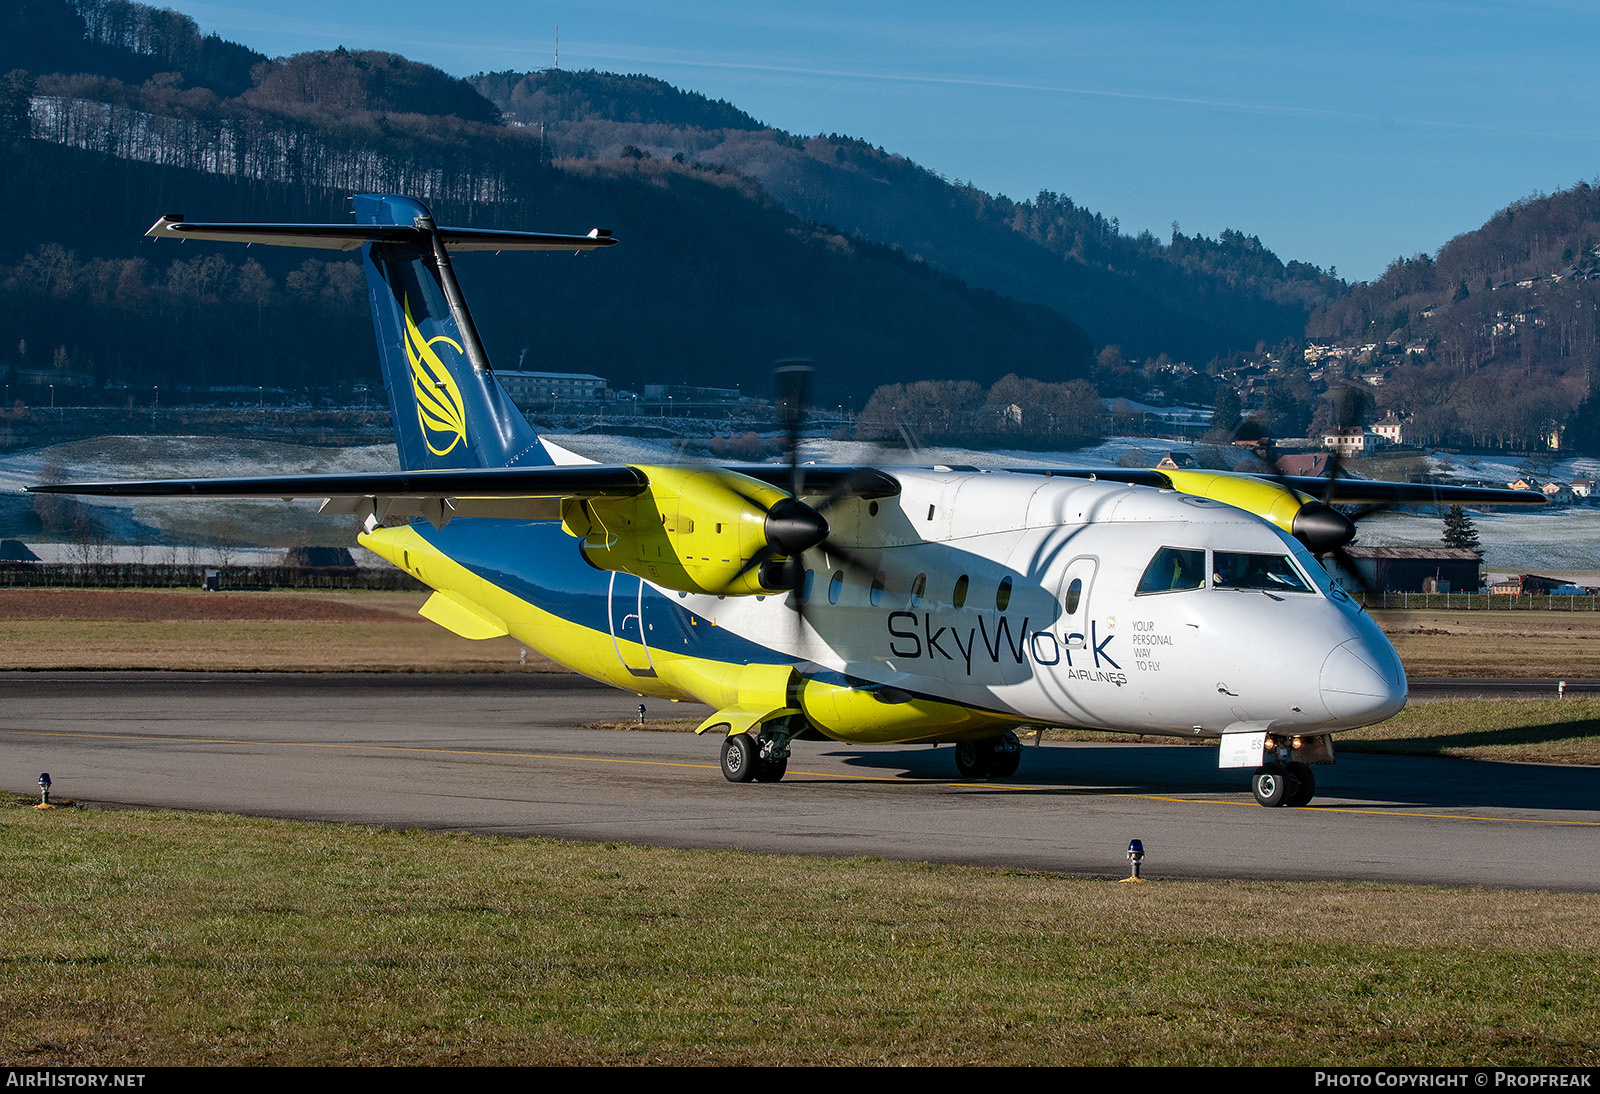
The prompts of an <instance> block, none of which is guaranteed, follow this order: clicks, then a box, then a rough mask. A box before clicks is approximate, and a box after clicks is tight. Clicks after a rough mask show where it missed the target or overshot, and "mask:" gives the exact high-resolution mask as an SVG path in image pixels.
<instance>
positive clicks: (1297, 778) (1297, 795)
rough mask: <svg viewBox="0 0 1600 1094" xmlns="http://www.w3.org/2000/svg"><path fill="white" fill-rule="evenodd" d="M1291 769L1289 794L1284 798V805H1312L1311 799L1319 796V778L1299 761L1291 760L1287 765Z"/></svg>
mask: <svg viewBox="0 0 1600 1094" xmlns="http://www.w3.org/2000/svg"><path fill="white" fill-rule="evenodd" d="M1285 766H1286V767H1287V768H1288V769H1289V783H1290V786H1289V792H1288V793H1287V794H1285V795H1284V796H1283V804H1284V805H1293V806H1301V805H1310V804H1311V799H1312V798H1314V797H1316V794H1317V777H1316V776H1315V775H1313V774H1312V773H1311V768H1310V767H1309V766H1308V765H1306V764H1303V763H1301V762H1300V761H1299V760H1291V761H1289V763H1288V764H1286V765H1285Z"/></svg>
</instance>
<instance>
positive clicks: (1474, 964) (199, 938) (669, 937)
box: [0, 800, 1600, 1066]
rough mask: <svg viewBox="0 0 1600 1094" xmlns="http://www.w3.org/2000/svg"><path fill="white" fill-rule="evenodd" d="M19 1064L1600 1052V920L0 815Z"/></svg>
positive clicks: (678, 855)
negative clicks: (1598, 1014) (1598, 1008)
mask: <svg viewBox="0 0 1600 1094" xmlns="http://www.w3.org/2000/svg"><path fill="white" fill-rule="evenodd" d="M0 877H3V882H4V883H3V887H0V893H3V896H0V899H3V901H4V911H3V914H4V921H5V923H6V930H5V932H4V934H3V936H0V938H3V941H0V1007H3V1013H4V1014H5V1015H6V1020H5V1021H4V1022H3V1023H0V1061H3V1062H4V1063H6V1064H9V1065H38V1064H49V1063H69V1064H81V1065H87V1064H116V1065H119V1066H140V1065H154V1064H212V1063H229V1064H253V1063H272V1064H323V1063H369V1064H370V1063H409V1064H446V1063H501V1064H509V1063H546V1064H549V1063H591V1064H592V1063H765V1064H795V1063H892V1064H940V1063H1033V1064H1209V1063H1217V1064H1250V1063H1272V1064H1310V1063H1347V1064H1362V1063H1365V1064H1391V1065H1392V1064H1438V1063H1453V1064H1454V1063H1496V1064H1517V1063H1523V1064H1575V1065H1576V1064H1581V1065H1587V1066H1594V1065H1596V1064H1600V1048H1597V1041H1600V1037H1597V1033H1596V1028H1597V1027H1596V1019H1595V1017H1594V1015H1593V1009H1592V996H1593V984H1594V983H1595V982H1596V979H1597V977H1600V902H1596V900H1595V899H1594V898H1593V897H1590V896H1581V895H1560V894H1548V893H1526V892H1517V893H1497V892H1483V891H1471V890H1462V891H1453V890H1426V889H1417V888H1406V887H1399V886H1380V885H1360V886H1354V885H1333V884H1264V883H1263V884H1248V883H1228V884H1226V885H1212V884H1201V883H1190V882H1182V883H1180V882H1161V881H1159V880H1158V881H1155V882H1152V883H1150V884H1146V885H1137V886H1136V885H1119V884H1116V883H1113V882H1107V881H1088V880H1082V879H1072V878H1066V877H1058V876H1050V875H1039V874H1026V873H1017V872H1006V871H996V870H983V869H975V868H966V867H956V866H926V865H917V864H904V863H893V862H884V861H880V860H876V859H849V860H832V859H819V858H799V857H788V856H757V855H747V854H739V853H731V852H696V851H676V850H663V849H653V848H643V847H633V846H626V845H615V844H603V845H597V844H581V843H557V842H552V841H547V840H538V839H510V838H491V837H478V836H467V835H459V834H455V835H452V834H438V833H419V832H392V831H383V830H374V829H367V828H354V827H341V826H330V825H316V824H305V823H291V822H283V821H270V820H260V819H250V818H239V817H226V816H209V815H198V814H179V813H171V812H131V811H98V810H94V811H87V810H74V809H65V810H57V811H55V812H50V813H42V812H35V811H33V810H30V809H27V808H26V807H25V806H24V805H23V804H20V803H19V802H17V801H15V800H11V801H8V802H7V803H6V804H5V806H4V807H0Z"/></svg>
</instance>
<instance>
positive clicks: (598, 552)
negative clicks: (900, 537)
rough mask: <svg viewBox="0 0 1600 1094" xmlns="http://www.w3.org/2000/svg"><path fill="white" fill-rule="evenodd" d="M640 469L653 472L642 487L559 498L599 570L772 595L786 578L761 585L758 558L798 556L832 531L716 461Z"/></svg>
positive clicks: (673, 584) (567, 523)
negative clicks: (793, 522)
mask: <svg viewBox="0 0 1600 1094" xmlns="http://www.w3.org/2000/svg"><path fill="white" fill-rule="evenodd" d="M639 470H641V471H643V472H644V473H645V474H646V475H647V476H648V478H649V480H650V484H649V486H648V487H646V488H645V490H644V492H643V493H640V494H637V495H635V496H633V497H627V498H569V499H567V500H566V501H565V502H563V503H562V506H561V518H562V519H561V524H562V527H563V528H565V529H566V531H567V533H568V534H569V535H573V536H579V537H581V538H582V539H583V544H582V546H581V548H580V550H582V552H583V557H584V558H586V559H587V560H588V561H589V563H590V564H591V565H593V566H595V567H596V568H598V569H601V570H616V571H618V572H620V573H625V574H633V575H634V576H636V577H640V578H643V579H644V580H646V581H650V582H653V583H655V584H657V585H662V586H665V587H666V588H669V589H677V590H680V591H683V592H691V593H716V594H718V595H724V594H725V595H728V596H749V595H753V594H757V593H775V592H780V591H782V590H783V589H784V588H787V586H786V585H778V586H775V587H774V586H767V585H763V584H762V583H761V573H762V569H763V567H761V566H760V565H755V566H751V565H750V563H751V560H752V559H755V558H756V556H757V555H761V556H762V557H763V560H764V559H767V558H777V557H787V556H788V555H791V554H798V553H799V551H802V550H805V549H806V548H808V547H810V546H814V545H815V544H816V543H819V542H821V540H822V538H823V537H824V536H826V535H827V522H826V521H824V520H823V519H822V517H821V516H820V515H818V514H817V513H816V511H815V510H814V509H811V508H810V507H809V506H807V505H805V504H804V503H803V502H797V501H794V500H793V499H791V498H790V497H789V494H788V493H787V492H786V491H783V490H779V489H778V488H777V487H774V486H768V485H767V484H766V483H764V482H761V481H760V480H758V479H753V478H750V477H749V476H748V475H741V474H739V473H737V472H734V471H725V470H721V469H719V468H711V467H641V468H640V469H639ZM775 507H776V508H775ZM790 510H793V511H794V512H795V513H798V514H799V517H800V521H801V523H802V524H804V525H809V529H808V530H803V531H805V534H801V535H798V536H796V535H795V534H794V533H793V530H792V528H791V527H789V525H786V524H784V523H783V520H782V519H781V518H785V517H789V518H792V517H793V515H794V514H793V513H791V512H790ZM775 513H776V514H778V519H775V517H774V514H775ZM786 530H787V531H788V533H789V534H788V536H787V539H785V531H786ZM808 540H809V542H807V541H808ZM785 548H787V549H785ZM741 570H742V571H744V572H742V573H741V572H740V571H741Z"/></svg>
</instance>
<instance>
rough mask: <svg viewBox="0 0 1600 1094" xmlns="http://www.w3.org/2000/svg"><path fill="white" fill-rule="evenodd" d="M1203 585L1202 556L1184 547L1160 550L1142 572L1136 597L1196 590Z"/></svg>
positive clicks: (1203, 569)
mask: <svg viewBox="0 0 1600 1094" xmlns="http://www.w3.org/2000/svg"><path fill="white" fill-rule="evenodd" d="M1205 583H1206V553H1205V552H1204V551H1195V550H1189V549H1187V548H1184V547H1163V548H1161V550H1159V551H1157V552H1156V557H1155V558H1152V559H1151V560H1150V565H1148V566H1146V567H1145V568H1144V576H1143V577H1141V578H1140V579H1139V588H1138V590H1137V595H1139V596H1144V595H1145V594H1147V593H1175V592H1180V591H1182V590H1184V589H1200V588H1203V587H1204V586H1205Z"/></svg>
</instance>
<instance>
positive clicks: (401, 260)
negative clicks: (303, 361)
mask: <svg viewBox="0 0 1600 1094" xmlns="http://www.w3.org/2000/svg"><path fill="white" fill-rule="evenodd" d="M355 211H356V221H357V222H358V223H360V224H394V225H400V226H403V227H406V228H420V229H423V237H422V238H423V240H425V242H371V243H367V244H365V245H364V246H363V247H362V254H363V256H364V259H365V261H364V263H363V265H364V266H365V268H366V272H367V288H368V292H369V295H370V296H371V301H372V322H373V325H374V326H375V327H376V328H377V335H378V356H379V358H380V359H381V361H382V364H383V381H384V386H385V387H387V388H388V390H389V408H390V410H391V412H392V414H393V417H394V431H395V441H396V443H397V444H398V446H399V448H400V466H401V467H402V468H404V469H405V470H407V471H412V470H423V469H443V468H468V467H512V466H516V467H537V466H548V465H549V464H550V463H552V460H551V459H550V455H549V453H547V452H546V451H545V448H544V445H542V444H540V443H539V437H538V434H536V433H534V431H533V428H532V427H531V426H530V425H528V422H527V419H525V418H524V417H523V416H522V412H521V411H519V410H518V409H517V407H516V405H515V404H514V403H513V402H512V401H511V398H510V396H508V395H507V394H506V392H505V389H504V388H503V387H501V386H500V381H499V380H497V379H496V378H495V375H494V372H493V371H492V370H491V369H490V368H489V360H488V357H487V356H486V355H485V353H484V351H483V344H482V343H481V342H480V341H479V340H478V331H477V328H476V327H474V326H473V324H472V316H471V315H470V314H469V313H468V311H467V305H466V301H465V300H463V299H462V297H461V289H460V286H459V285H457V283H456V278H455V273H454V272H453V271H452V270H451V268H450V258H449V255H448V254H446V252H445V249H444V244H443V243H442V242H441V240H440V239H439V236H438V234H437V233H436V231H435V230H434V224H433V216H432V214H431V213H430V212H429V211H428V208H427V206H425V205H423V204H422V203H421V202H420V201H417V200H415V199H413V198H407V197H398V196H394V195H388V194H363V195H359V196H357V197H356V199H355Z"/></svg>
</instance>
